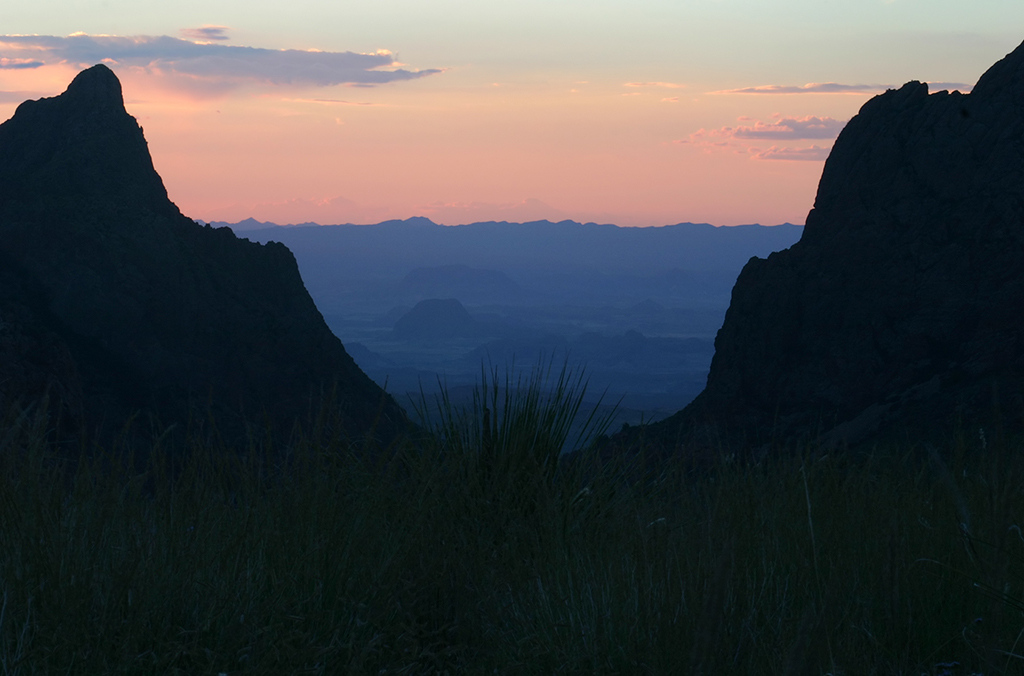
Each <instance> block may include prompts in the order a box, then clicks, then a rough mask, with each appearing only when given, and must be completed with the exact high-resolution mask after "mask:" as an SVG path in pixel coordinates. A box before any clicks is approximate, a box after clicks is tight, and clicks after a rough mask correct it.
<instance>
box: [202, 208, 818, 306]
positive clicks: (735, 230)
mask: <svg viewBox="0 0 1024 676" xmlns="http://www.w3.org/2000/svg"><path fill="white" fill-rule="evenodd" d="M212 225H214V226H223V225H226V226H228V227H230V228H232V229H233V230H235V232H237V233H238V234H239V236H243V237H246V238H248V239H250V240H252V241H256V242H270V241H278V242H281V243H283V244H285V245H286V246H287V247H288V248H289V249H290V250H291V251H292V252H293V253H294V254H295V257H296V259H297V260H298V262H299V267H300V269H301V271H302V276H303V279H304V281H305V283H306V286H307V288H308V289H309V290H310V293H311V294H312V295H313V298H314V299H315V300H316V302H317V306H318V307H319V308H320V310H321V311H322V312H323V313H324V314H325V315H330V314H334V313H337V312H348V311H351V310H352V309H354V308H356V307H360V306H362V307H365V308H366V309H371V308H377V307H379V306H380V305H381V304H387V303H392V302H402V303H406V304H408V305H409V306H411V305H413V304H415V303H416V302H418V301H420V300H425V299H426V298H430V297H456V298H458V299H459V300H460V301H462V302H463V303H466V304H467V305H472V304H487V303H489V302H497V303H510V302H511V303H515V302H523V303H528V304H537V303H566V302H568V303H583V304H590V305H593V304H597V305H601V304H607V303H613V304H614V303H636V302H640V301H642V300H644V299H645V298H648V297H650V298H652V299H654V300H657V301H659V302H662V303H665V304H668V305H669V306H691V305H694V304H695V303H699V302H700V299H702V298H703V299H704V301H705V302H706V304H710V305H714V306H716V307H717V306H719V305H721V304H722V302H723V300H724V302H725V303H726V304H728V297H729V293H730V291H731V289H732V285H733V283H734V282H735V280H736V275H737V274H738V273H739V270H740V268H742V267H743V265H744V264H745V263H746V262H747V261H748V260H749V259H750V258H751V257H752V256H766V255H767V254H768V253H770V252H772V251H778V250H780V249H785V248H786V247H788V246H790V245H792V244H793V243H794V242H796V241H797V240H798V239H800V234H801V232H802V231H803V228H802V226H798V225H793V224H790V223H785V224H782V225H777V226H762V225H740V226H733V227H715V226H712V225H709V224H707V223H679V224H676V225H667V226H664V227H657V228H627V227H619V226H615V225H608V224H596V223H578V222H575V221H561V222H558V223H552V222H550V221H534V222H530V223H506V222H493V221H491V222H485V223H472V224H469V225H458V226H444V225H438V224H436V223H434V222H432V221H430V220H429V219H427V218H410V219H407V220H403V221H385V222H383V223H377V224H375V225H351V224H346V225H330V226H318V225H316V224H303V225H296V226H276V225H273V224H268V223H259V222H258V221H253V220H251V219H249V220H247V221H242V222H240V223H221V222H217V223H213V224H212ZM257 226H259V227H257ZM453 266H461V268H459V267H453ZM429 268H438V269H439V270H433V271H424V269H429ZM441 268H447V270H440V269H441ZM466 268H470V269H471V270H476V271H480V272H478V273H477V277H478V279H477V281H476V282H474V283H463V282H464V281H467V282H468V278H467V277H466V275H467V274H469V273H468V272H467V271H466ZM414 271H419V272H414ZM483 271H490V272H487V273H484V272H483ZM494 272H497V273H501V275H502V277H501V278H499V277H496V276H494V274H493V273H494ZM410 274H413V275H414V276H415V275H419V276H426V277H430V278H432V279H433V281H432V282H431V283H432V284H434V285H435V286H437V285H439V284H441V285H443V284H445V283H446V282H445V280H444V279H443V278H444V277H445V276H447V279H448V282H447V283H450V284H452V285H456V286H458V285H461V286H462V293H463V296H459V295H457V294H454V293H452V292H451V289H450V288H449V289H441V290H439V291H440V292H439V293H433V292H430V293H428V292H427V289H424V288H421V289H419V291H417V292H415V293H406V294H405V295H403V293H402V289H399V288H394V287H398V286H400V285H401V284H400V280H402V279H403V278H405V277H406V276H407V275H410ZM481 274H486V275H489V276H488V277H487V278H486V279H485V278H484V277H480V275H481ZM453 275H456V276H458V275H461V276H462V277H463V280H462V281H460V280H458V279H455V277H453ZM508 280H510V281H511V282H513V284H509V283H508ZM517 285H518V287H519V298H518V301H517V300H516V298H515V296H516V289H515V287H516V286H517ZM405 286H406V290H407V291H408V284H406V285H405ZM486 288H492V289H493V290H494V291H495V293H494V295H493V296H487V295H486V293H485V289H486ZM470 295H473V296H474V297H470ZM638 296H639V297H638ZM723 312H724V307H723Z"/></svg>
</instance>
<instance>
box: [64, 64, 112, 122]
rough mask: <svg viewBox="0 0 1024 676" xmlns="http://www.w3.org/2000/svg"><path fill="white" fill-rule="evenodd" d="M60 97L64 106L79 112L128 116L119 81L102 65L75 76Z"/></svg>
mask: <svg viewBox="0 0 1024 676" xmlns="http://www.w3.org/2000/svg"><path fill="white" fill-rule="evenodd" d="M61 97H62V98H63V99H64V100H65V102H66V105H68V106H70V107H74V108H75V109H76V111H79V112H84V111H95V112H100V113H103V114H112V113H116V112H121V113H124V114H125V115H127V114H128V113H127V111H125V109H124V96H123V94H122V93H121V81H120V80H118V79H117V76H116V75H114V72H113V71H112V70H110V69H109V68H107V67H106V66H104V65H103V64H102V63H100V64H97V65H95V66H93V67H92V68H87V69H85V70H83V71H82V72H81V73H79V74H78V75H76V76H75V79H74V80H72V81H71V84H69V85H68V88H67V89H66V90H65V91H64V93H63V94H62V95H61Z"/></svg>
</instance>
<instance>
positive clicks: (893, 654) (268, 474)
mask: <svg viewBox="0 0 1024 676" xmlns="http://www.w3.org/2000/svg"><path fill="white" fill-rule="evenodd" d="M498 376H499V374H498V373H497V372H495V371H491V372H490V373H487V372H485V373H484V374H483V376H482V378H481V384H480V387H479V389H478V391H477V394H476V397H475V398H474V399H473V400H472V401H471V402H468V403H467V404H466V405H465V406H459V405H456V404H455V403H453V402H452V401H451V400H450V399H448V398H447V397H446V396H444V395H442V396H441V398H440V399H439V400H438V401H437V402H433V403H430V402H426V401H424V402H422V403H423V404H424V405H429V406H433V407H434V408H433V411H432V412H431V415H430V416H424V418H425V419H428V418H429V420H432V422H429V424H428V425H427V427H428V430H427V432H426V433H425V434H424V435H423V436H421V437H418V438H412V439H409V440H406V441H404V442H401V443H398V444H396V445H395V446H393V447H390V448H387V449H372V448H367V447H366V446H365V445H363V444H362V443H360V444H359V445H358V446H352V445H350V444H349V442H348V441H347V440H346V439H345V438H344V435H343V434H340V433H339V432H338V430H339V429H340V419H338V420H336V419H335V418H334V414H333V413H332V412H331V410H330V408H329V407H325V409H324V410H323V411H322V413H321V415H320V416H319V417H317V418H315V419H314V420H312V421H311V422H310V424H309V425H307V426H305V427H304V428H302V429H300V430H298V431H297V433H296V434H295V436H294V437H293V439H292V441H291V443H290V444H287V445H286V447H275V448H273V449H270V448H268V447H267V443H269V442H267V443H264V442H263V441H260V440H259V439H254V440H252V441H251V443H250V447H249V448H248V449H247V452H245V453H239V452H237V449H229V448H226V447H223V446H221V445H218V442H217V441H216V440H215V439H212V438H211V437H210V435H205V436H203V435H198V434H186V435H184V438H185V441H184V442H182V443H177V442H176V443H175V444H174V445H173V446H171V445H170V444H169V442H167V439H170V438H171V437H172V436H173V435H160V434H158V435H156V436H155V437H154V439H153V441H152V442H151V443H149V444H148V445H147V446H146V447H145V448H142V449H140V448H137V447H134V446H133V444H136V443H137V441H135V439H136V436H135V435H125V436H124V439H125V441H123V442H119V443H116V444H113V445H111V446H109V447H104V448H98V447H90V448H85V449H83V451H87V452H83V453H82V454H81V456H80V457H79V456H76V457H69V456H68V454H67V451H66V449H64V448H63V447H60V446H59V445H57V444H55V442H54V424H53V422H52V421H51V417H50V415H49V414H48V412H47V409H46V407H45V406H44V405H40V406H39V407H37V408H33V409H29V410H12V411H11V412H9V414H8V415H7V416H6V417H5V418H4V420H3V423H2V426H0V674H4V675H8V674H19V675H23V674H52V673H61V674H65V673H68V674H75V673H83V674H93V673H104V674H106V673H113V674H117V673H122V674H129V673H130V674H214V675H216V674H281V673H311V674H318V673H320V674H339V673H344V674H389V673H390V674H442V673H449V674H462V673H473V674H485V673H486V674H558V673H566V674H568V673H593V674H616V673H617V674H644V673H649V674H678V673H685V674H733V673H735V674H826V673H831V674H914V675H915V676H917V675H919V674H928V675H929V676H938V675H939V674H946V675H949V676H960V675H963V676H966V675H968V674H972V673H976V674H982V673H983V674H1012V673H1022V672H1024V659H1022V658H1021V655H1022V654H1024V649H1022V646H1024V639H1022V638H1021V637H1022V636H1024V579H1022V577H1021V570H1022V568H1021V562H1022V556H1024V536H1022V535H1021V528H1022V527H1024V524H1021V520H1022V518H1024V492H1022V482H1021V479H1022V478H1024V458H1022V455H1021V446H1020V441H1019V440H1017V439H1013V438H1010V437H1003V436H1000V435H999V434H996V433H993V432H992V431H989V432H988V434H987V438H986V435H984V434H979V432H978V431H977V430H974V431H973V432H971V433H967V432H962V433H960V434H957V435H953V436H951V437H950V438H949V439H948V442H947V443H946V444H945V445H943V446H942V447H936V448H934V449H932V450H929V449H927V448H923V447H922V448H917V447H915V446H914V445H913V444H908V445H907V446H906V447H904V448H892V449H876V450H875V451H874V452H871V453H866V454H861V455H856V456H854V455H848V454H840V455H835V454H833V455H822V454H821V452H820V451H818V450H817V449H813V448H809V449H806V452H803V453H796V454H789V455H785V456H783V455H777V456H769V458H768V459H766V460H764V461H762V462H761V463H759V464H746V463H740V462H737V461H727V460H722V461H721V462H719V463H717V464H714V465H709V466H707V467H706V468H704V469H703V470H702V471H699V472H696V471H694V470H693V467H692V464H691V465H687V464H686V463H683V462H678V463H672V462H669V463H666V464H665V465H663V466H661V467H660V468H659V471H657V472H654V473H652V472H650V471H647V470H648V466H647V465H644V471H643V472H636V471H633V469H632V468H631V467H630V466H629V464H628V463H626V462H623V463H620V464H619V465H613V464H612V463H609V462H599V461H598V460H597V458H596V454H595V453H593V449H592V448H591V446H590V439H592V438H593V436H594V435H595V434H597V433H599V432H600V431H601V429H602V424H603V421H602V420H598V418H597V417H596V416H591V415H590V411H589V410H588V407H586V406H585V405H584V404H583V396H582V395H583V388H584V385H585V381H584V380H583V379H582V377H581V376H580V375H579V374H577V373H574V372H572V371H571V370H568V369H563V370H561V371H558V370H552V369H550V368H545V369H540V368H538V369H537V370H535V371H534V372H533V373H532V374H531V375H529V376H526V377H524V378H522V379H520V378H518V377H515V378H513V377H512V376H511V375H508V374H506V375H505V377H504V378H499V377H498ZM573 449H580V451H581V452H580V453H579V454H577V457H578V458H579V459H578V460H577V461H576V462H573V463H566V462H560V460H559V458H560V456H561V454H562V453H563V451H564V450H573ZM371 451H374V452H371ZM685 452H686V449H679V453H680V454H685ZM140 456H144V457H145V460H144V462H138V461H136V460H134V459H133V458H137V457H140Z"/></svg>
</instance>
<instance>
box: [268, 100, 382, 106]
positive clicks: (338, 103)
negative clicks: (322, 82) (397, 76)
mask: <svg viewBox="0 0 1024 676" xmlns="http://www.w3.org/2000/svg"><path fill="white" fill-rule="evenodd" d="M282 100H284V101H289V102H291V103H319V104H320V105H323V106H387V104H386V103H371V102H370V101H345V100H343V99H282Z"/></svg>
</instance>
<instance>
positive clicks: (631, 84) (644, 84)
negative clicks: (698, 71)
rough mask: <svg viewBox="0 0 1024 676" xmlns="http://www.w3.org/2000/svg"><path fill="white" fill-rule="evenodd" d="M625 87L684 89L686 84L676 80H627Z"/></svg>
mask: <svg viewBox="0 0 1024 676" xmlns="http://www.w3.org/2000/svg"><path fill="white" fill-rule="evenodd" d="M622 86H623V87H663V88H665V89H682V88H683V87H684V86H685V85H681V84H676V83H675V82H626V83H625V84H623V85H622Z"/></svg>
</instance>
